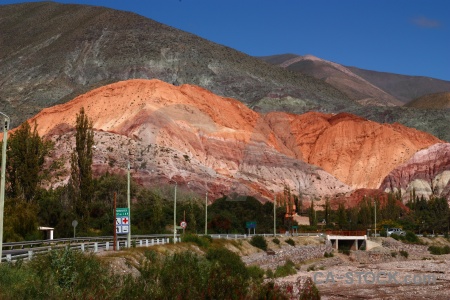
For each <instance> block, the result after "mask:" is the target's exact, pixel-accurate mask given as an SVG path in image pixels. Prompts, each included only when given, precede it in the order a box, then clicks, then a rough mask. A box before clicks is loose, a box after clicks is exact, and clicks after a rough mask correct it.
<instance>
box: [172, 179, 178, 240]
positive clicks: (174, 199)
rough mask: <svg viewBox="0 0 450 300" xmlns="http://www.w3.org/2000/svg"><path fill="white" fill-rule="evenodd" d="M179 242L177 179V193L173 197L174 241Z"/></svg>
mask: <svg viewBox="0 0 450 300" xmlns="http://www.w3.org/2000/svg"><path fill="white" fill-rule="evenodd" d="M176 242H177V182H176V181H175V195H174V197H173V243H174V244H175V243H176Z"/></svg>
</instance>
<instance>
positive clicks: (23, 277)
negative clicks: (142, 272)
mask: <svg viewBox="0 0 450 300" xmlns="http://www.w3.org/2000/svg"><path fill="white" fill-rule="evenodd" d="M117 279H118V277H117V276H112V275H111V272H110V271H108V269H107V267H106V265H103V264H102V263H101V262H100V260H99V259H98V258H97V257H96V256H94V255H93V254H90V255H86V254H83V253H81V252H77V251H72V250H70V249H65V250H58V251H51V252H49V253H48V254H44V255H41V256H37V257H35V258H34V259H33V260H32V261H31V262H29V263H26V264H22V263H15V264H1V265H0V286H1V287H2V288H1V289H0V299H16V298H17V299H36V298H37V299H81V298H85V299H97V298H104V299H106V298H113V297H112V296H113V293H114V291H113V290H112V289H109V288H108V287H112V286H114V285H116V284H117V283H118V280H117Z"/></svg>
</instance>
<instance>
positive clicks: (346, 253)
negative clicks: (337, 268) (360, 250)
mask: <svg viewBox="0 0 450 300" xmlns="http://www.w3.org/2000/svg"><path fill="white" fill-rule="evenodd" d="M340 252H341V253H343V254H345V255H347V256H350V249H342V250H340Z"/></svg>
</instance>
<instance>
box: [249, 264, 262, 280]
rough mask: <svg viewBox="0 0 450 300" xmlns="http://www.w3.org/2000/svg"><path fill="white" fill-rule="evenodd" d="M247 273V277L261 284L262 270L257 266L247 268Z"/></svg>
mask: <svg viewBox="0 0 450 300" xmlns="http://www.w3.org/2000/svg"><path fill="white" fill-rule="evenodd" d="M247 272H248V275H249V277H250V278H251V279H253V280H255V281H257V282H262V280H263V279H264V270H263V269H261V268H260V267H259V266H249V267H247Z"/></svg>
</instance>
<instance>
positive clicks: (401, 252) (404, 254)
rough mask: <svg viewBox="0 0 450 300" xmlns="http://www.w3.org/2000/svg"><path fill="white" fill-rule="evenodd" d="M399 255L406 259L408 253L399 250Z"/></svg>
mask: <svg viewBox="0 0 450 300" xmlns="http://www.w3.org/2000/svg"><path fill="white" fill-rule="evenodd" d="M400 255H401V256H403V257H404V258H408V256H409V253H408V251H405V250H400Z"/></svg>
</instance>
